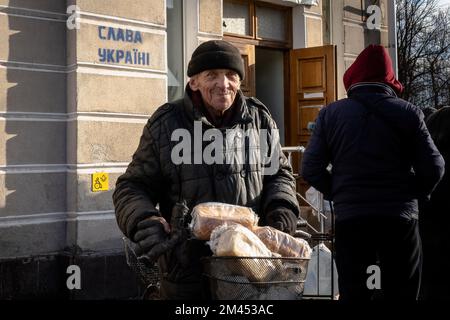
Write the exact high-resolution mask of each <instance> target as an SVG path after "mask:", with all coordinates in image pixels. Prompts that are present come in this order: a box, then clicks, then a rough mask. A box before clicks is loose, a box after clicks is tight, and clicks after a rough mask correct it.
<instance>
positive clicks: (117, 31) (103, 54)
mask: <svg viewBox="0 0 450 320" xmlns="http://www.w3.org/2000/svg"><path fill="white" fill-rule="evenodd" d="M98 37H99V38H100V39H101V40H105V41H115V42H119V41H121V42H128V43H136V44H137V43H141V44H142V43H143V40H142V33H141V32H140V31H133V30H128V29H121V28H113V27H105V26H99V27H98ZM98 58H99V60H100V62H106V63H125V64H130V65H140V66H149V65H150V53H148V52H141V51H139V50H138V49H132V50H118V49H108V48H98Z"/></svg>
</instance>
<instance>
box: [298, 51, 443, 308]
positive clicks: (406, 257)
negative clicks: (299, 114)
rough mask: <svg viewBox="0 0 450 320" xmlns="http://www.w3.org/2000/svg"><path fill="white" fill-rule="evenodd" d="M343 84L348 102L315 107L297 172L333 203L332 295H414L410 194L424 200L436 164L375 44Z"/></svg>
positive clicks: (415, 114)
mask: <svg viewBox="0 0 450 320" xmlns="http://www.w3.org/2000/svg"><path fill="white" fill-rule="evenodd" d="M344 84H345V88H346V90H347V96H348V98H346V99H342V100H339V101H336V102H334V103H331V104H330V105H328V106H327V107H325V108H323V109H322V110H321V111H320V113H319V115H318V118H317V120H316V125H315V128H314V131H313V135H312V137H311V140H310V142H309V145H308V147H307V149H306V151H305V154H304V157H303V162H302V175H303V178H304V179H305V180H306V181H307V182H308V183H309V184H310V185H312V186H313V187H314V188H316V189H317V190H319V191H320V192H322V193H323V194H324V196H325V198H326V199H329V200H332V201H333V204H334V209H335V213H336V224H335V250H336V266H337V269H338V279H339V281H338V283H339V294H340V299H342V300H370V299H373V298H374V296H376V297H383V298H385V299H389V300H396V299H397V300H398V299H399V300H416V299H417V298H418V293H419V288H420V278H421V265H422V249H421V244H420V236H419V233H418V223H417V219H418V199H421V200H426V199H427V198H429V195H430V194H431V192H432V191H433V189H434V188H435V186H436V185H437V184H438V182H439V181H440V179H441V178H442V176H443V173H444V160H443V158H442V156H441V154H440V153H439V151H438V150H437V148H436V146H435V145H434V143H433V140H432V139H431V137H430V134H429V132H428V130H427V128H426V126H425V123H424V120H423V119H424V115H423V113H422V112H421V111H420V109H419V108H418V107H416V106H414V105H412V104H411V103H408V102H407V101H404V100H402V99H400V98H399V97H398V95H399V94H401V92H402V90H403V86H402V84H401V83H400V82H399V81H398V80H397V79H396V78H395V73H394V70H393V68H392V62H391V59H390V57H389V55H388V53H387V51H386V49H385V48H384V47H382V46H379V45H370V46H368V47H367V48H366V49H365V50H364V51H362V52H361V53H360V55H359V56H358V57H357V59H356V61H355V62H354V63H353V64H352V65H351V66H350V68H349V69H348V70H347V72H346V73H345V75H344ZM329 164H331V167H332V169H331V170H330V171H329V170H327V167H328V166H329ZM375 289H381V290H375ZM375 292H377V293H381V294H377V295H374V293H375Z"/></svg>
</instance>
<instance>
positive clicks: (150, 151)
mask: <svg viewBox="0 0 450 320" xmlns="http://www.w3.org/2000/svg"><path fill="white" fill-rule="evenodd" d="M189 92H190V91H189V89H187V92H186V94H185V96H184V98H183V99H181V100H178V101H175V102H173V103H168V104H165V105H163V106H161V107H160V108H158V110H157V111H156V112H155V113H154V114H153V115H152V117H151V118H150V120H149V121H148V123H147V125H146V126H145V128H144V132H143V134H142V137H141V140H140V143H139V146H138V148H137V151H136V152H135V154H134V155H133V160H132V162H131V163H130V164H129V166H128V168H127V170H126V172H125V173H124V174H123V175H122V176H120V177H119V179H118V180H117V184H116V190H115V192H114V194H113V200H114V205H115V208H116V217H117V222H118V225H119V227H120V229H121V230H122V232H123V233H124V234H125V235H126V236H128V237H129V238H132V237H133V233H134V231H135V227H136V225H137V223H138V222H139V221H141V220H142V219H144V218H146V217H148V216H151V215H161V216H163V217H164V218H165V219H166V220H167V221H168V222H170V215H171V210H172V207H173V206H174V204H175V203H176V202H177V201H179V200H181V199H184V200H186V201H187V205H188V207H189V208H190V209H192V208H193V207H194V206H195V205H197V204H199V203H204V202H210V201H213V202H223V203H228V204H234V205H241V206H247V207H251V208H253V210H254V211H255V212H256V213H257V214H258V215H259V216H260V218H261V221H262V222H264V215H265V213H266V208H267V207H268V206H272V205H273V204H274V203H277V204H278V205H281V206H284V207H286V208H289V209H290V210H292V211H293V212H294V213H295V214H296V215H297V216H298V215H299V206H298V202H297V198H296V192H295V179H294V178H293V175H292V169H291V167H290V165H289V164H288V162H287V159H286V157H285V156H284V155H283V154H282V153H281V152H280V156H279V165H278V166H277V167H276V170H275V171H274V172H275V173H274V174H272V175H263V174H262V173H263V166H262V164H261V162H258V161H256V160H255V159H257V157H258V154H259V151H260V150H259V147H260V145H259V143H256V145H255V143H253V144H252V143H251V142H250V141H249V139H253V141H258V142H259V139H258V134H259V133H260V132H261V129H266V130H267V131H268V132H269V136H268V137H271V136H272V134H273V133H274V129H276V124H275V122H274V121H273V119H272V118H271V116H270V114H269V112H268V110H267V108H266V107H265V106H264V105H262V103H260V102H259V101H258V100H256V99H254V98H247V97H244V96H243V94H242V93H241V92H240V91H239V93H238V95H237V96H236V100H235V103H234V106H233V108H236V110H235V114H234V117H233V119H232V120H231V125H230V126H229V127H228V128H220V129H219V130H221V132H225V131H226V129H229V132H230V133H229V134H228V133H227V135H226V137H227V139H231V140H230V141H231V142H230V145H231V146H232V147H231V148H229V149H227V155H228V156H229V157H231V158H232V159H234V160H237V157H238V154H240V152H242V150H241V149H240V147H239V146H242V144H241V143H239V142H240V141H241V140H240V139H246V140H245V144H244V146H245V149H246V150H245V151H246V152H245V155H247V156H246V158H245V160H246V161H245V164H243V163H242V161H235V162H234V163H233V162H232V163H231V164H227V162H225V163H224V164H211V165H207V164H205V163H204V162H203V161H202V162H203V163H202V164H179V165H175V164H174V162H173V161H172V158H171V152H172V149H173V148H174V147H175V146H176V145H177V144H178V141H171V137H172V133H173V132H174V130H176V129H179V128H184V129H187V131H188V132H189V133H190V136H191V137H193V138H192V141H191V142H192V146H193V147H192V148H191V153H190V156H191V157H190V160H191V161H192V162H193V160H195V155H194V152H195V149H196V148H195V146H194V144H195V143H197V142H198V141H201V139H202V138H201V137H198V134H197V136H195V133H194V129H195V127H194V121H199V122H200V123H201V125H202V131H203V132H205V130H207V129H212V128H214V127H213V125H212V124H211V123H210V122H209V121H208V120H207V118H206V117H205V116H204V115H203V114H202V113H201V112H200V111H199V108H197V107H194V105H193V103H192V99H191V97H190V94H189ZM197 125H198V122H197ZM249 129H254V131H251V132H252V135H250V136H249V138H245V135H242V134H240V133H239V131H240V130H243V131H240V132H241V133H242V132H247V130H249ZM248 132H250V131H248ZM200 133H202V132H200ZM236 139H237V140H236ZM194 140H195V141H194ZM224 141H225V139H224ZM208 143H209V142H203V146H202V145H200V147H201V148H202V150H205V147H206V146H207V145H208ZM268 147H269V148H270V149H271V150H279V149H280V147H281V146H280V145H279V142H277V143H276V144H275V145H271V144H270V142H269V146H268ZM249 149H250V150H249ZM177 150H178V149H177ZM178 151H179V150H178ZM269 151H270V150H269ZM177 154H178V152H177ZM183 155H184V156H186V154H183ZM197 155H198V154H197ZM200 156H201V155H200ZM250 159H253V161H251V160H250ZM192 162H191V163H192ZM228 162H229V161H228ZM157 205H159V210H157V209H156V206H157ZM194 247H195V248H197V249H198V248H200V249H198V250H197V249H192V250H191V251H189V250H187V251H189V252H192V255H193V258H192V259H191V261H192V264H191V265H190V266H182V267H180V269H183V270H181V271H182V272H181V273H182V275H181V276H180V274H178V276H177V277H176V279H175V277H172V279H170V280H171V281H176V282H189V281H197V280H198V278H199V276H200V272H201V271H200V270H199V268H198V258H199V256H201V255H203V254H204V253H205V252H206V250H204V247H205V245H204V243H202V244H198V243H197V244H195V245H194ZM199 251H203V253H200V252H199ZM172 260H173V259H172ZM170 264H171V265H174V264H175V262H174V261H172V262H170ZM167 268H168V269H170V268H171V267H170V266H169V267H167ZM164 271H166V272H167V271H168V272H171V271H172V270H163V272H164Z"/></svg>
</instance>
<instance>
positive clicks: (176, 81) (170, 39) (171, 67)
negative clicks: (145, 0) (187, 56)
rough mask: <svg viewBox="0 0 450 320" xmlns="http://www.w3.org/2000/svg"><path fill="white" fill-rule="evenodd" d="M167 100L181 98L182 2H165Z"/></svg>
mask: <svg viewBox="0 0 450 320" xmlns="http://www.w3.org/2000/svg"><path fill="white" fill-rule="evenodd" d="M166 7H167V8H166V9H167V65H168V70H167V78H168V81H167V86H168V88H167V90H168V94H167V96H168V100H169V101H173V100H176V99H180V98H182V97H183V92H184V68H183V53H184V49H183V0H166Z"/></svg>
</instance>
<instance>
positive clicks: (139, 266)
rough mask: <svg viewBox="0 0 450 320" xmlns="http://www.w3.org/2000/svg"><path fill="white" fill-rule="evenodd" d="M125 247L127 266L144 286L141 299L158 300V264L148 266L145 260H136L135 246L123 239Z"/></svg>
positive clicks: (128, 240)
mask: <svg viewBox="0 0 450 320" xmlns="http://www.w3.org/2000/svg"><path fill="white" fill-rule="evenodd" d="M123 242H124V246H125V257H126V260H127V265H128V266H129V267H130V268H131V270H133V272H134V273H135V274H137V275H138V276H139V279H140V280H141V282H142V283H143V284H144V285H145V288H146V289H145V292H144V294H143V297H142V298H143V299H150V300H155V299H158V298H159V288H160V280H159V269H158V264H157V263H154V264H151V265H150V264H149V263H146V262H145V260H138V257H137V255H136V252H135V246H136V245H135V244H134V243H133V242H131V241H130V239H128V238H126V237H123Z"/></svg>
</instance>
